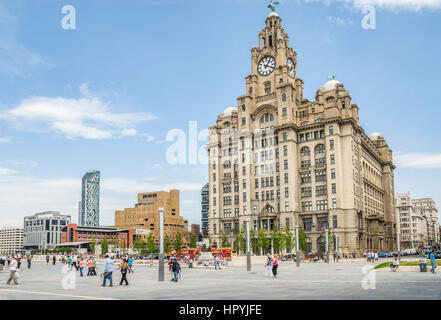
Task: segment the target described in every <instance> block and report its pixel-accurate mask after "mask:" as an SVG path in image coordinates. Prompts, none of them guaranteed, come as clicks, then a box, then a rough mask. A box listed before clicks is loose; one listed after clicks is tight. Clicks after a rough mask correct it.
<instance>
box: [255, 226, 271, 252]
mask: <svg viewBox="0 0 441 320" xmlns="http://www.w3.org/2000/svg"><path fill="white" fill-rule="evenodd" d="M269 245H270V240H269V239H268V237H267V235H266V232H265V230H263V229H259V234H258V235H257V247H258V249H259V250H261V254H263V251H264V250H266V249H268V247H269Z"/></svg>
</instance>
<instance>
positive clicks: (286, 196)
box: [285, 187, 289, 198]
mask: <svg viewBox="0 0 441 320" xmlns="http://www.w3.org/2000/svg"><path fill="white" fill-rule="evenodd" d="M288 197H289V189H288V187H286V188H285V198H288Z"/></svg>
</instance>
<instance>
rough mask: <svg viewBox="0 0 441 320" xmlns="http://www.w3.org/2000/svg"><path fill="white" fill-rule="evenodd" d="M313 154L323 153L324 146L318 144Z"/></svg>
mask: <svg viewBox="0 0 441 320" xmlns="http://www.w3.org/2000/svg"><path fill="white" fill-rule="evenodd" d="M315 153H316V154H317V153H325V145H324V144H318V145H317V146H316V147H315Z"/></svg>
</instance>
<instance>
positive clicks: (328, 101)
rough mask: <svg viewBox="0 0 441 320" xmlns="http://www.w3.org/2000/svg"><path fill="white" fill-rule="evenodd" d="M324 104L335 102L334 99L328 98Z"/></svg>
mask: <svg viewBox="0 0 441 320" xmlns="http://www.w3.org/2000/svg"><path fill="white" fill-rule="evenodd" d="M326 102H327V103H332V102H335V98H334V97H328V98H326Z"/></svg>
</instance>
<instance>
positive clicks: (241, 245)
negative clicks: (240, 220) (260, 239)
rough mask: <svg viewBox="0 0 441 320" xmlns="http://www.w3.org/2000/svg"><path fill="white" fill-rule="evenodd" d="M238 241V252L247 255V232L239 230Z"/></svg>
mask: <svg viewBox="0 0 441 320" xmlns="http://www.w3.org/2000/svg"><path fill="white" fill-rule="evenodd" d="M236 240H237V251H241V252H243V253H245V252H246V250H247V239H246V232H245V230H244V229H241V230H239V233H238V234H237V239H236Z"/></svg>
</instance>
